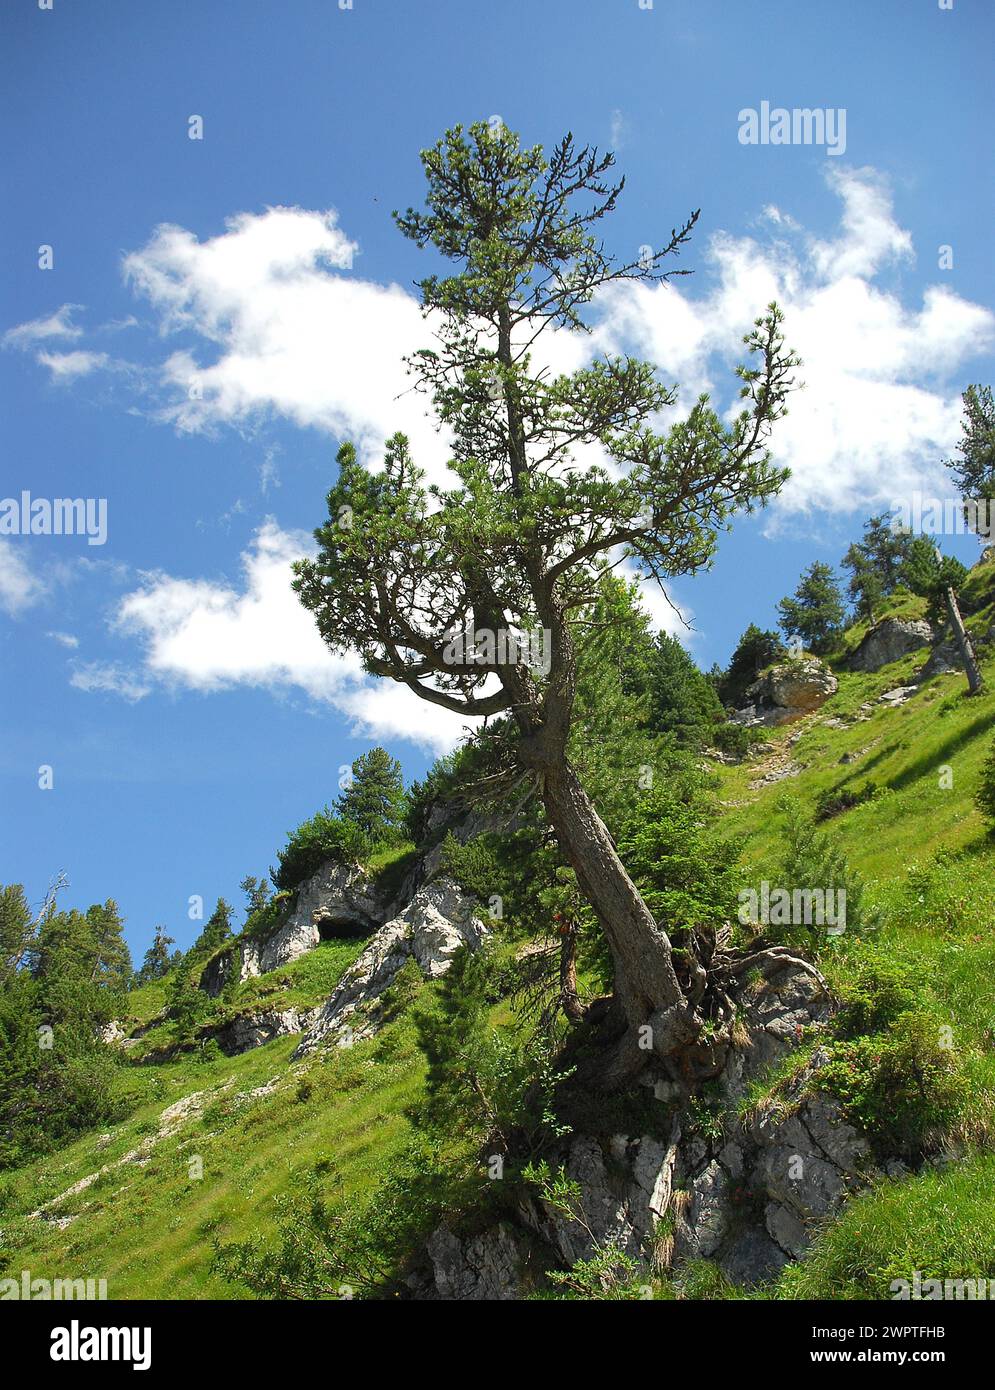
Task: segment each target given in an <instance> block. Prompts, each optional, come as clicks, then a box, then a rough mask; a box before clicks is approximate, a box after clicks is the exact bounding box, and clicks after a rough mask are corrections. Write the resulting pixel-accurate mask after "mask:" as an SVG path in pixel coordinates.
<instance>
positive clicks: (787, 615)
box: [777, 560, 845, 656]
mask: <svg viewBox="0 0 995 1390" xmlns="http://www.w3.org/2000/svg"><path fill="white" fill-rule="evenodd" d="M777 611H778V613H779V614H780V624H781V630H782V631H783V632H784V633H785V635H786V636H788V637H800V638H801V640H802V641H803V642H804V644H805V646H806V647H807V648H808V649H809V650H810V651H813V652H815V653H816V655H817V656H824V655H825V654H826V653H827V652H829V651H831V650H832V648H833V646H834V645H835V643H836V641H837V639H838V638H839V635H840V633H841V632H842V630H843V620H844V617H845V610H844V607H843V597H842V595H841V594H840V590H839V585H838V584H837V582H836V579H835V576H834V575H833V571H832V567H831V566H829V565H826V564H823V563H822V561H821V560H816V561H815V562H814V563H813V564H811V565H809V567H808V569H807V570H806V571H805V573H804V574H803V575H802V577H801V580H800V582H799V584H798V588H797V589H796V590H795V593H794V597H793V598H783V599H782V600H781V602H780V603H779V604H778V605H777Z"/></svg>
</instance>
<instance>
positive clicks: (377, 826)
mask: <svg viewBox="0 0 995 1390" xmlns="http://www.w3.org/2000/svg"><path fill="white" fill-rule="evenodd" d="M335 809H336V810H337V812H338V814H339V816H340V817H341V818H342V820H344V821H348V822H350V823H351V824H353V825H355V826H357V827H358V828H359V829H360V830H361V831H362V833H363V834H364V835H366V836H368V837H369V839H370V841H371V842H372V843H374V844H380V843H389V842H390V841H391V840H396V839H397V837H398V833H399V827H400V826H401V824H402V822H403V820H404V778H403V776H402V774H401V764H400V763H399V762H398V761H397V759H396V758H392V757H391V756H390V754H389V753H388V752H387V751H386V749H383V748H371V749H370V750H369V752H368V753H363V754H362V756H361V757H359V758H357V759H356V761H355V762H354V763H353V765H352V778H351V781H350V783H349V785H348V786H347V787H346V788H345V789H344V791H343V792H342V794H341V796H339V798H338V800H337V801H336V803H335Z"/></svg>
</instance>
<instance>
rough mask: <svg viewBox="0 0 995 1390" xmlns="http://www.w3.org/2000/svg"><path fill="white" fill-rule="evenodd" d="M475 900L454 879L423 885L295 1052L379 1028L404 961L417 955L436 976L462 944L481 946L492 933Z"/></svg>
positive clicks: (371, 947) (355, 966) (380, 935)
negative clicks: (384, 1001)
mask: <svg viewBox="0 0 995 1390" xmlns="http://www.w3.org/2000/svg"><path fill="white" fill-rule="evenodd" d="M473 909H474V905H473V902H472V900H471V899H470V898H469V897H468V896H467V895H466V894H465V893H464V892H463V890H462V889H461V888H460V887H459V885H458V884H456V883H454V882H453V880H452V879H448V878H442V879H437V880H435V882H433V883H429V884H426V885H425V886H424V887H422V888H419V890H418V892H417V893H416V894H415V896H414V897H413V898H412V900H411V902H410V903H409V904H408V905H407V907H406V908H405V909H404V911H403V912H401V913H400V914H399V916H397V917H394V918H392V919H391V921H389V922H385V923H384V925H383V926H382V927H380V929H379V930H378V931H377V932H375V933H374V935H373V936H372V937H371V939H370V942H369V944H368V946H367V947H366V949H365V950H364V951H363V953H362V955H360V956H359V957H357V959H356V960H355V961H353V963H352V965H351V966H350V967H349V969H348V970H347V971H346V972H345V974H344V975H343V976H342V979H341V980H340V981H339V983H338V985H337V986H336V988H335V991H334V993H333V994H332V995H331V997H330V998H329V999H328V1000H327V1001H326V1002H325V1003H324V1004H323V1005H322V1007H321V1009H320V1011H319V1013H318V1015H317V1017H316V1018H315V1020H314V1022H313V1024H312V1025H311V1027H310V1028H309V1029H308V1032H307V1033H306V1035H305V1037H304V1039H303V1041H302V1042H301V1044H300V1046H299V1047H298V1049H297V1051H296V1053H295V1054H294V1055H295V1057H299V1056H303V1055H305V1054H306V1053H308V1052H310V1051H312V1050H313V1049H314V1048H315V1047H316V1046H317V1045H318V1043H319V1042H321V1041H322V1040H323V1039H325V1038H329V1039H335V1040H337V1041H340V1042H345V1043H347V1044H348V1043H350V1042H353V1041H356V1040H357V1039H359V1038H363V1037H369V1036H370V1035H371V1034H372V1033H374V1032H375V1031H376V1026H377V1010H376V1007H375V1006H376V1002H377V1000H378V999H379V998H380V996H381V995H382V994H383V992H384V990H386V989H387V987H388V986H389V985H390V984H391V982H392V981H393V979H394V977H395V976H396V975H397V972H398V971H399V970H400V969H401V967H402V965H404V963H405V962H406V961H407V960H409V959H412V958H413V959H414V960H415V961H417V963H418V966H419V968H420V969H421V972H422V974H423V975H425V976H426V977H427V978H428V979H436V978H437V977H438V976H440V975H444V974H445V972H446V971H447V970H448V969H449V966H450V963H451V961H452V957H453V954H454V953H455V952H456V951H457V950H458V949H459V947H460V946H464V945H466V946H469V947H470V949H471V950H477V949H479V947H480V946H481V945H482V943H483V940H484V937H485V936H486V934H487V928H486V927H485V926H484V924H483V922H481V921H480V920H479V919H478V918H477V917H476V915H475V913H474V910H473Z"/></svg>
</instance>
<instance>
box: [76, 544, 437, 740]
mask: <svg viewBox="0 0 995 1390" xmlns="http://www.w3.org/2000/svg"><path fill="white" fill-rule="evenodd" d="M313 549H314V547H313V543H312V542H311V540H310V537H308V536H306V535H305V534H304V533H302V532H288V531H282V530H281V529H280V528H279V527H278V526H277V525H276V524H275V523H274V522H273V521H267V522H266V523H265V524H264V525H263V526H262V527H261V528H260V530H259V531H258V532H257V534H256V536H255V540H254V544H253V546H252V547H251V549H250V550H249V551H247V552H246V553H245V554H244V555H243V556H242V567H243V572H244V582H243V584H242V586H241V587H234V586H232V585H229V584H224V583H212V582H209V581H207V580H190V579H176V578H173V577H171V576H169V575H166V574H153V575H149V576H147V577H146V579H145V582H144V584H143V585H142V586H141V587H140V588H139V589H137V590H135V591H133V592H132V593H130V594H127V595H125V597H124V598H123V599H122V600H121V603H120V606H119V608H118V612H117V618H116V627H117V628H118V629H119V630H120V631H121V632H123V633H126V634H130V635H133V636H137V637H138V638H140V639H141V641H142V642H143V644H144V648H145V661H144V669H143V672H142V678H141V679H142V680H145V681H152V680H156V681H159V682H163V683H165V684H168V685H172V686H180V687H185V688H188V689H193V690H200V691H217V690H223V689H228V688H232V687H234V686H237V685H252V686H259V687H265V688H269V689H273V690H280V689H283V690H293V689H298V690H301V691H303V692H304V693H305V694H307V695H308V696H310V697H311V698H313V699H315V700H320V701H324V702H327V703H329V704H331V705H333V706H334V707H335V708H336V709H338V710H340V711H342V712H343V713H344V714H346V715H347V716H348V717H349V718H350V719H351V720H353V721H354V726H355V728H356V729H357V731H358V732H362V733H368V734H370V735H373V736H376V737H385V738H404V739H408V740H410V741H411V742H414V743H418V744H421V745H423V746H428V747H430V748H433V749H435V750H437V751H440V750H445V749H448V748H451V747H453V746H454V744H455V743H456V742H457V741H458V739H459V737H460V734H461V732H462V729H463V722H462V721H461V720H459V719H458V718H456V717H455V716H454V715H451V714H449V713H448V712H447V711H445V710H442V709H439V708H438V707H437V706H434V705H431V704H427V703H426V702H425V701H423V700H420V699H419V698H418V697H417V696H416V695H414V694H412V693H411V692H410V691H408V690H407V689H405V688H403V687H401V686H398V685H396V684H395V683H394V682H391V681H372V680H371V679H370V678H369V677H367V676H366V675H365V674H364V673H363V671H362V668H361V666H360V663H359V660H358V658H357V657H355V656H353V655H351V654H350V655H346V656H337V655H334V654H333V653H332V652H330V651H329V649H328V648H327V647H326V646H325V644H324V642H323V641H322V640H321V638H320V637H319V635H318V631H317V628H316V627H315V623H314V619H313V617H312V616H311V614H310V613H309V612H308V611H307V610H306V609H305V608H304V607H303V605H302V604H301V603H300V601H299V599H298V598H297V595H296V594H295V593H294V592H293V590H292V589H291V587H290V582H291V579H292V574H291V569H290V566H291V562H292V561H293V560H295V559H297V558H298V557H299V556H302V555H304V554H309V553H311V552H312V551H313ZM136 682H137V683H138V684H141V681H140V680H138V678H137V677H136ZM74 683H77V684H78V682H74ZM98 688H111V687H110V686H108V687H98Z"/></svg>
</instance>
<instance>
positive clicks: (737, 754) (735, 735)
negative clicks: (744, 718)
mask: <svg viewBox="0 0 995 1390" xmlns="http://www.w3.org/2000/svg"><path fill="white" fill-rule="evenodd" d="M710 737H711V740H712V743H713V744H714V745H715V747H716V748H718V749H719V751H720V752H722V753H726V754H728V755H729V756H730V757H733V758H745V757H746V756H747V754H748V753H749V752H750V750H751V749H753V748H756V746H757V744H759V743H763V742H764V739H765V738H766V735H765V734H764V733H763V732H762V731H761V730H760V729H756V728H753V729H749V728H747V727H746V725H745V724H734V723H732V722H731V721H730V722H729V723H728V724H716V725H715V727H714V729H712V731H711V735H710Z"/></svg>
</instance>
